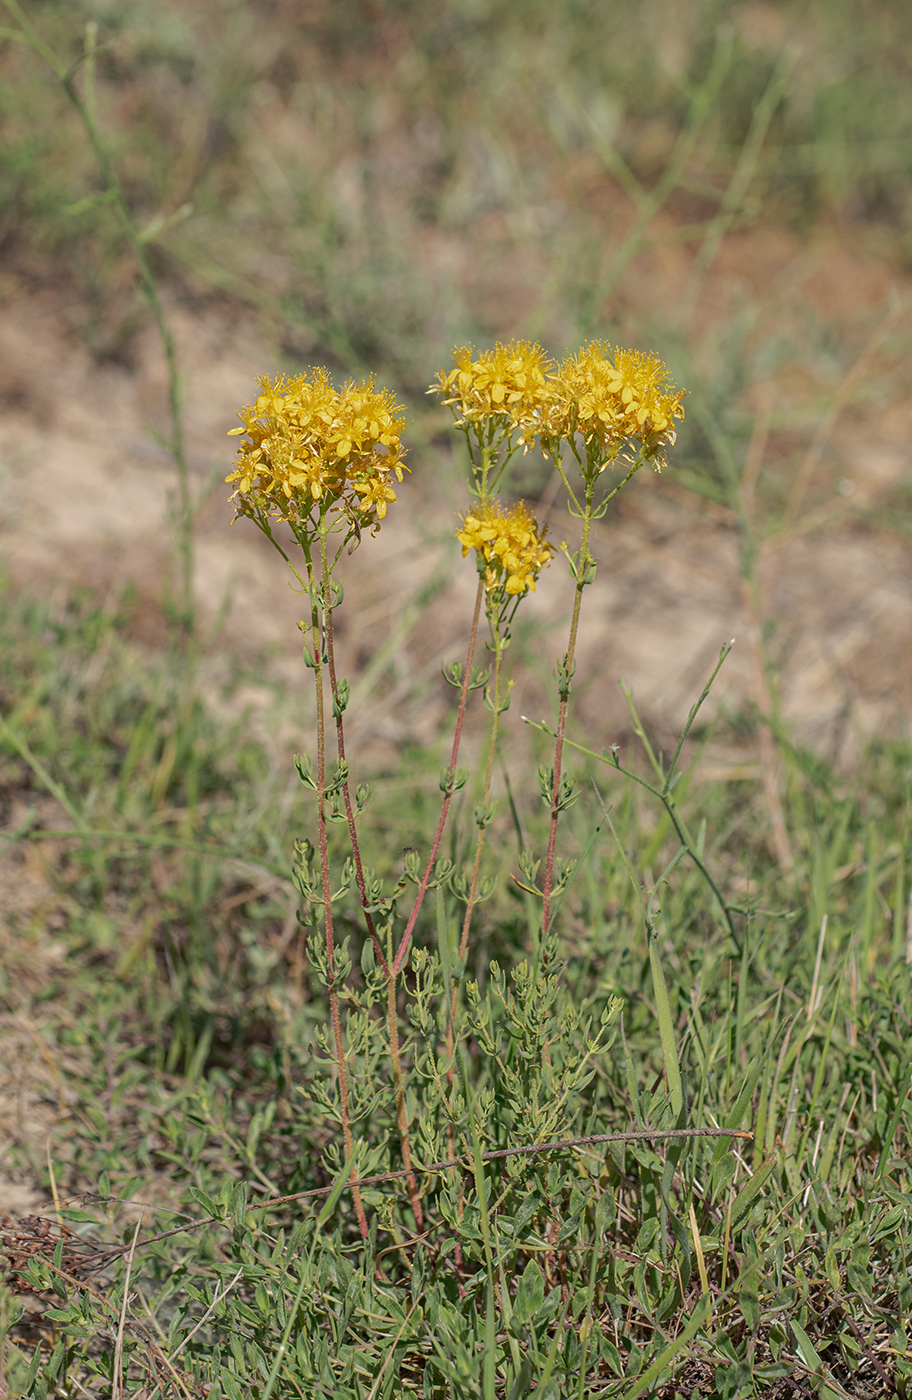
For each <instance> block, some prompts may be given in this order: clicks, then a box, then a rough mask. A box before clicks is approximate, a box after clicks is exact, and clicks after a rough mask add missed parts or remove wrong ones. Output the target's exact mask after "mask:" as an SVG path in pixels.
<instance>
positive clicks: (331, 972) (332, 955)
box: [305, 512, 368, 1239]
mask: <svg viewBox="0 0 912 1400" xmlns="http://www.w3.org/2000/svg"><path fill="white" fill-rule="evenodd" d="M320 524H321V530H320V542H321V564H322V566H323V567H322V578H321V581H320V582H321V590H320V591H321V593H322V594H323V600H324V604H325V603H328V589H329V575H328V572H327V568H326V522H325V517H324V515H323V512H321V521H320ZM305 557H306V559H307V576H308V580H309V582H310V597H311V603H310V608H311V635H312V637H313V673H314V689H315V692H316V706H317V825H318V832H319V837H318V839H319V850H320V878H321V882H322V887H323V913H324V919H325V930H326V973H327V979H328V983H329V1009H330V1020H331V1022H332V1032H333V1046H334V1049H335V1056H336V1067H337V1069H338V1072H339V1100H340V1104H341V1109H342V1135H343V1139H344V1142H345V1155H346V1158H351V1156H352V1153H353V1152H354V1137H353V1135H352V1129H351V1111H350V1108H349V1098H348V1066H347V1064H346V1062H345V1046H344V1044H343V1040H342V1016H341V1012H340V1010H339V991H338V988H337V986H336V952H335V941H334V937H333V916H332V885H331V884H330V879H329V848H328V843H327V834H326V715H325V709H324V701H323V648H324V631H323V627H322V625H321V617H320V609H319V607H318V605H317V597H318V590H317V586H316V579H315V576H314V567H313V561H312V558H311V556H310V552H309V550H305ZM355 1180H356V1173H355V1169H354V1167H353V1168H352V1183H353V1184H352V1194H353V1197H354V1202H355V1213H356V1215H357V1217H358V1227H359V1229H360V1231H361V1234H362V1237H363V1238H364V1239H367V1237H368V1229H367V1217H366V1215H365V1213H364V1202H363V1200H362V1198H361V1189H360V1187H358V1186H356V1185H355V1184H354V1182H355Z"/></svg>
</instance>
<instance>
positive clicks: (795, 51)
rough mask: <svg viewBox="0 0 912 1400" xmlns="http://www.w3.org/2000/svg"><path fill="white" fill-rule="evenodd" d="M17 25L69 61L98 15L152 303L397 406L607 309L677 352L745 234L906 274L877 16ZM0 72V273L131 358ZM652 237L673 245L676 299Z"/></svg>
mask: <svg viewBox="0 0 912 1400" xmlns="http://www.w3.org/2000/svg"><path fill="white" fill-rule="evenodd" d="M30 14H31V17H32V20H33V22H34V23H35V24H36V25H37V26H38V27H39V29H40V31H41V33H42V34H43V36H44V37H45V38H46V39H47V40H48V42H50V43H51V44H52V45H53V46H54V47H55V48H56V50H57V51H58V53H59V54H60V55H61V56H64V57H66V58H69V59H72V60H74V61H75V60H77V59H78V57H79V55H80V52H81V50H82V48H83V45H84V43H85V40H86V25H87V24H89V25H90V26H97V33H96V35H95V38H93V40H92V42H95V43H97V45H98V49H97V62H96V64H95V67H94V81H93V84H92V91H91V92H88V93H87V94H86V96H87V100H88V101H89V102H90V104H94V106H95V107H96V109H97V113H98V121H99V124H100V127H101V130H102V133H103V135H104V139H105V141H106V143H107V144H108V148H109V150H110V153H111V156H112V159H113V163H114V167H115V170H116V171H117V173H118V176H119V178H120V180H121V182H122V185H123V188H124V191H125V193H126V195H127V198H128V202H129V205H130V208H131V210H132V212H133V214H134V216H135V218H136V219H137V221H138V222H139V224H140V226H141V227H144V228H145V229H146V231H147V233H148V234H149V235H150V241H151V245H152V248H153V251H154V259H155V267H156V270H157V271H158V272H159V273H160V274H161V275H162V276H164V277H165V278H166V279H167V281H168V284H169V285H170V287H171V288H172V289H173V294H174V295H175V296H176V297H179V298H181V299H182V300H185V301H188V302H189V303H191V304H194V305H199V304H200V303H201V302H205V301H207V300H209V299H212V298H229V299H230V300H238V301H241V302H243V303H245V304H247V305H249V306H252V307H254V308H256V309H257V311H258V312H259V313H260V315H261V316H262V318H263V321H264V324H265V326H266V327H268V329H269V331H270V332H271V334H272V336H274V337H275V338H276V340H277V341H278V342H279V343H280V344H281V346H282V347H283V350H284V352H285V354H286V355H287V357H288V359H289V361H291V362H298V361H301V360H306V361H311V360H316V361H327V362H330V363H335V364H337V365H338V366H339V367H342V368H344V369H346V370H348V369H352V370H354V369H359V368H362V367H369V368H371V369H378V370H382V371H383V373H384V374H385V375H387V376H389V377H390V378H394V379H395V380H396V382H397V383H399V384H401V385H402V386H403V387H405V388H408V389H411V390H412V391H414V392H421V390H423V388H424V386H425V384H426V382H427V379H428V375H429V370H428V367H429V366H433V365H435V364H436V363H438V361H439V360H440V358H441V356H442V354H443V353H444V352H445V350H446V349H448V348H449V346H450V345H451V344H453V343H454V342H456V341H458V340H459V339H461V338H463V337H486V338H490V337H492V336H503V335H507V334H510V335H513V334H532V335H536V336H539V335H540V336H542V337H543V338H544V339H545V340H546V341H547V342H548V343H549V344H550V345H552V346H555V347H558V348H560V347H561V346H563V345H564V344H565V343H573V342H575V341H576V340H577V339H578V338H579V337H580V336H585V335H589V334H593V333H606V332H607V333H609V334H610V333H611V332H612V331H613V330H614V329H621V328H622V327H623V321H624V313H625V310H628V311H629V309H630V304H631V301H634V302H637V303H639V304H638V305H637V307H636V312H637V318H638V320H639V322H640V326H641V335H642V334H644V333H645V331H646V330H650V329H652V328H651V327H650V326H643V320H644V318H648V319H649V320H651V321H654V322H655V324H656V325H657V326H660V327H664V328H665V329H666V331H668V330H671V331H675V332H677V333H678V334H679V335H685V336H686V334H687V333H688V332H690V333H691V334H692V333H693V332H694V330H695V329H699V325H700V318H699V317H698V319H697V325H696V327H695V326H694V325H693V324H691V315H692V312H693V311H694V307H695V303H696V300H697V298H696V291H697V290H698V289H697V288H696V287H695V286H694V283H693V280H692V278H693V276H694V275H697V276H701V277H705V275H706V274H707V273H708V271H709V269H710V267H711V265H712V262H713V260H714V257H715V256H716V255H717V254H718V251H719V247H720V244H721V242H722V240H723V237H724V236H725V235H726V234H736V233H737V232H738V231H744V230H746V229H755V230H756V229H763V228H766V229H768V228H770V227H773V228H776V229H779V230H782V229H784V230H787V231H789V232H790V233H792V234H795V235H798V236H799V237H807V236H810V235H811V234H812V233H813V231H814V230H817V229H820V228H821V227H823V228H826V229H828V230H832V229H834V228H836V229H838V230H841V231H843V232H844V234H845V236H846V237H848V238H856V237H858V236H862V237H867V236H870V237H871V238H874V239H876V241H877V246H878V248H879V249H880V250H881V251H883V250H886V251H888V252H889V254H890V255H891V257H892V258H894V259H895V262H896V266H897V268H906V267H907V265H908V260H909V257H910V256H912V241H910V233H909V216H910V212H912V184H910V176H912V81H910V79H912V72H910V68H912V10H910V7H909V6H908V5H907V4H905V3H904V0H892V3H886V4H885V3H880V4H876V3H875V4H872V3H867V0H866V3H864V4H862V3H861V0H790V2H783V3H732V0H694V2H693V3H689V4H687V5H675V4H669V3H667V2H666V0H649V2H648V3H644V4H642V5H638V6H636V7H632V6H630V5H626V4H623V3H617V2H615V0H608V2H607V3H606V0H562V2H561V3H558V4H554V3H550V2H549V0H443V3H441V4H437V5H434V6H430V5H426V4H424V3H421V0H358V3H355V0H332V3H321V0H303V2H302V3H282V0H275V3H257V2H256V0H254V3H226V2H225V0H197V2H196V3H195V2H194V0H178V3H155V4H149V3H144V2H143V0H128V2H127V3H116V4H102V3H98V4H85V3H70V0H67V3H54V0H49V2H48V3H42V4H41V5H38V6H35V7H33V8H32V10H31V11H30ZM90 32H91V31H90ZM0 74H2V88H0V92H2V96H0V104H2V106H0V122H2V125H0V134H2V143H0V204H2V208H3V214H2V226H0V238H2V243H3V247H4V261H5V268H6V271H5V276H6V278H7V279H8V278H10V277H21V278H23V279H25V281H26V282H27V283H29V284H32V285H34V284H35V283H42V284H43V283H46V282H47V281H48V279H49V278H51V279H54V280H55V281H56V282H57V283H58V285H59V286H60V289H61V292H62V293H63V292H64V291H65V293H66V295H65V296H64V297H63V299H62V309H63V310H65V314H66V316H67V319H68V320H69V321H70V322H71V323H72V324H73V325H74V326H75V327H76V328H78V329H79V331H80V332H81V333H82V334H83V335H85V336H86V337H87V338H88V340H89V341H90V343H91V344H92V346H93V348H94V349H95V350H96V352H97V353H98V354H99V355H103V356H114V357H125V358H129V354H130V343H131V334H132V332H133V331H134V329H135V325H136V318H137V308H136V305H135V302H134V296H133V290H132V288H133V266H132V261H131V258H130V254H129V251H128V250H127V249H125V247H124V243H123V235H122V228H121V226H120V223H119V220H118V216H117V211H116V209H115V208H114V207H113V206H112V205H111V203H110V201H109V199H108V196H107V195H106V193H105V190H104V187H103V185H102V183H101V180H100V176H99V172H98V169H97V166H96V164H95V163H94V158H93V156H92V152H91V150H90V149H89V148H88V146H87V143H86V141H85V139H84V136H83V134H82V131H81V130H80V128H79V124H78V122H77V121H76V120H75V118H74V116H73V114H72V113H71V112H69V111H68V109H67V101H66V97H65V94H64V93H63V92H62V90H61V89H60V87H59V85H58V84H56V83H55V81H54V79H53V78H52V76H51V74H50V73H49V72H47V71H46V70H45V71H43V70H42V68H41V66H40V65H39V63H38V62H37V60H36V57H35V55H34V54H33V53H31V52H29V51H28V50H27V49H26V48H25V46H23V45H21V44H18V43H15V42H11V41H9V40H7V41H6V42H4V44H3V47H2V54H0ZM156 230H158V232H156ZM676 245H682V246H683V247H684V248H685V249H688V250H690V251H691V252H692V253H693V252H696V253H697V261H696V263H695V264H694V266H693V267H691V269H690V273H691V281H690V284H689V286H688V285H687V284H686V283H685V287H684V288H683V299H684V307H683V308H682V306H681V304H680V300H679V298H680V296H681V294H682V289H681V288H677V289H676V292H677V296H676V298H675V300H676V301H677V304H674V303H670V301H669V295H668V293H669V287H668V286H667V285H666V283H667V281H668V275H669V274H668V270H667V269H668V260H667V252H668V248H669V246H671V247H674V246H676ZM663 255H664V257H665V260H664V262H663ZM633 261H635V262H636V264H637V266H636V275H635V276H633V277H632V286H629V287H628V286H626V285H624V286H622V285H621V276H622V274H623V273H625V272H626V271H627V270H628V268H629V265H630V263H631V262H633ZM663 269H665V271H664V275H663ZM650 281H651V282H652V284H653V285H652V286H650V285H649V283H650ZM644 284H645V285H644ZM682 311H683V312H686V315H682Z"/></svg>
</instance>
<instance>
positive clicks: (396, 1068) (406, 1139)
mask: <svg viewBox="0 0 912 1400" xmlns="http://www.w3.org/2000/svg"><path fill="white" fill-rule="evenodd" d="M386 1011H387V1024H388V1029H389V1042H390V1060H391V1061H392V1065H393V1089H394V1090H395V1094H396V1122H397V1123H398V1125H399V1144H400V1147H401V1149H402V1166H403V1168H404V1170H405V1173H406V1182H407V1183H408V1192H409V1200H410V1201H411V1204H412V1214H413V1215H414V1217H415V1224H416V1225H417V1226H418V1229H419V1230H423V1229H424V1214H423V1212H422V1209H421V1199H420V1196H419V1194H418V1179H417V1177H416V1176H415V1172H414V1169H413V1167H412V1143H411V1138H410V1136H409V1124H408V1110H407V1107H406V1102H405V1076H404V1075H403V1073H402V1057H401V1055H400V1053H399V1024H398V1011H397V1007H396V974H395V972H390V973H389V974H388V976H387V980H386Z"/></svg>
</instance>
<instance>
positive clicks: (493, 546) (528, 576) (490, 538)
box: [456, 501, 553, 595]
mask: <svg viewBox="0 0 912 1400" xmlns="http://www.w3.org/2000/svg"><path fill="white" fill-rule="evenodd" d="M456 538H457V540H458V541H459V543H460V544H461V545H462V553H463V557H465V555H467V554H468V552H469V550H470V549H475V550H477V551H478V553H479V554H480V555H481V556H482V558H483V559H484V561H485V588H486V590H487V591H488V592H489V593H490V592H492V591H493V590H494V589H498V588H503V590H504V592H505V593H507V594H510V595H519V594H523V593H528V592H530V591H531V592H532V593H534V592H535V581H536V579H537V578H538V575H539V574H540V573H541V571H542V569H543V568H544V566H545V565H546V564H550V562H551V557H552V554H553V550H552V549H551V546H550V545H549V544H547V543H546V541H545V529H542V530H539V528H538V525H537V523H536V520H535V516H534V515H533V514H532V512H531V510H530V509H529V507H528V506H527V505H526V504H525V502H523V501H519V502H517V504H516V505H514V506H512V507H511V508H510V509H509V510H504V509H503V507H502V506H500V505H498V504H497V502H496V501H489V502H488V503H487V505H485V507H484V508H483V509H482V510H480V511H476V512H470V513H469V514H468V515H466V516H464V517H463V528H462V529H461V530H460V531H459V533H458V534H457V536H456Z"/></svg>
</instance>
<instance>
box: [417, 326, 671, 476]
mask: <svg viewBox="0 0 912 1400" xmlns="http://www.w3.org/2000/svg"><path fill="white" fill-rule="evenodd" d="M473 355H474V351H473V350H472V348H471V347H465V346H462V347H457V348H456V349H455V350H454V351H453V362H454V368H453V369H451V370H440V372H439V374H438V375H437V379H436V382H435V383H434V384H432V385H431V388H430V391H429V392H430V393H433V394H442V395H443V402H444V403H446V404H449V405H450V406H451V407H452V408H453V411H454V413H455V414H456V421H457V424H458V425H459V426H463V425H464V424H466V423H471V424H474V425H480V424H483V423H484V422H485V421H491V420H494V421H501V422H504V423H505V424H506V425H507V426H508V427H509V428H510V429H511V431H512V430H513V429H518V430H519V434H520V435H519V438H518V442H520V443H522V445H523V446H526V447H528V446H529V445H530V444H531V442H532V441H533V440H534V439H535V438H538V439H539V441H540V442H541V445H542V448H543V450H544V451H545V452H546V453H548V454H549V455H550V456H555V455H556V454H557V451H558V446H559V442H560V440H561V439H563V440H565V441H567V440H569V439H571V438H573V437H575V436H576V434H577V433H579V434H581V435H582V437H583V438H584V439H585V441H586V443H587V446H588V448H589V449H590V451H589V454H588V455H589V456H590V458H591V457H593V456H595V457H596V458H597V459H599V466H600V467H604V466H607V465H608V464H609V463H613V462H614V461H615V460H616V459H617V457H618V455H619V454H620V452H621V450H622V448H623V447H624V445H625V444H626V443H636V444H637V448H638V450H639V451H640V452H641V453H642V456H643V459H644V460H646V461H651V462H653V463H654V465H655V466H656V467H657V468H659V469H661V468H662V467H663V466H664V465H665V458H664V455H663V452H664V448H665V447H666V446H669V445H670V444H672V443H673V442H674V440H675V427H674V424H675V420H676V419H678V418H683V416H684V409H683V407H682V400H683V398H684V391H683V390H678V389H675V388H674V386H673V385H670V384H669V383H668V378H667V376H668V371H667V369H666V367H665V365H664V363H663V362H662V361H661V360H660V359H659V358H658V356H657V355H651V354H643V353H642V352H641V351H639V350H622V349H620V348H616V349H614V350H612V349H611V348H610V346H607V345H606V344H605V343H604V342H603V341H600V340H593V341H590V342H589V343H588V344H587V345H585V346H583V348H582V349H581V350H580V351H579V352H578V353H577V354H576V355H569V356H567V358H566V359H565V360H564V361H563V363H562V364H561V365H559V366H555V365H554V363H553V362H552V361H551V360H549V359H548V357H547V355H546V354H545V352H544V350H543V349H542V348H541V346H540V345H537V344H533V343H532V342H530V341H527V340H514V341H510V342H509V343H508V344H506V345H501V344H498V345H495V347H494V349H493V350H485V351H483V352H482V353H481V354H480V355H478V357H477V358H473Z"/></svg>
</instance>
